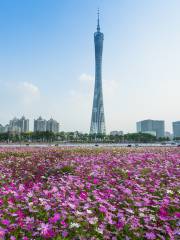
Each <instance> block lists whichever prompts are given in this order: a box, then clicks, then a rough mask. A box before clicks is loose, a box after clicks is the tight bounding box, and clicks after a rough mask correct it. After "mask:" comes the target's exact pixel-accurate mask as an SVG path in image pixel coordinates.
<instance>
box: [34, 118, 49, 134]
mask: <svg viewBox="0 0 180 240" xmlns="http://www.w3.org/2000/svg"><path fill="white" fill-rule="evenodd" d="M46 126H47V121H46V120H45V119H42V117H39V118H38V119H36V120H34V132H46Z"/></svg>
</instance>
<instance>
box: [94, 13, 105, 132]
mask: <svg viewBox="0 0 180 240" xmlns="http://www.w3.org/2000/svg"><path fill="white" fill-rule="evenodd" d="M103 40H104V34H103V33H101V32H100V25H99V10H98V22H97V32H95V33H94V45H95V64H96V66H95V86H94V99H93V109H92V116H91V127H90V134H98V133H100V134H105V133H106V129H105V117H104V105H103V91H102V52H103Z"/></svg>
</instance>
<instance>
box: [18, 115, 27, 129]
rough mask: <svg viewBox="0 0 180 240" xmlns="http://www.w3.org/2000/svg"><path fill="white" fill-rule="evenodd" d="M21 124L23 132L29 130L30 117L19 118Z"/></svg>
mask: <svg viewBox="0 0 180 240" xmlns="http://www.w3.org/2000/svg"><path fill="white" fill-rule="evenodd" d="M19 126H20V128H21V132H24V133H26V132H29V119H26V118H25V117H24V116H22V118H20V119H19Z"/></svg>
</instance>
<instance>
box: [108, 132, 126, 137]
mask: <svg viewBox="0 0 180 240" xmlns="http://www.w3.org/2000/svg"><path fill="white" fill-rule="evenodd" d="M110 135H111V136H123V131H111V132H110Z"/></svg>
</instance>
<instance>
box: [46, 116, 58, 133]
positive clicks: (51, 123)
mask: <svg viewBox="0 0 180 240" xmlns="http://www.w3.org/2000/svg"><path fill="white" fill-rule="evenodd" d="M46 130H47V131H48V132H53V133H58V132H59V123H58V122H57V121H55V120H54V119H52V118H51V119H49V120H48V121H47V126H46Z"/></svg>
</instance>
